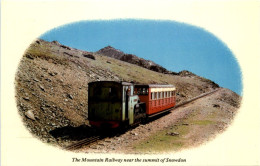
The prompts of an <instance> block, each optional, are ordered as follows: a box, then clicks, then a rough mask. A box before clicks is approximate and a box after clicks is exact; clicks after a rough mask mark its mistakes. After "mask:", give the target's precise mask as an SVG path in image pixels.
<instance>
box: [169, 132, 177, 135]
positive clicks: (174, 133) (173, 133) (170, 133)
mask: <svg viewBox="0 0 260 166" xmlns="http://www.w3.org/2000/svg"><path fill="white" fill-rule="evenodd" d="M167 135H170V136H176V135H179V133H177V132H168V133H167Z"/></svg>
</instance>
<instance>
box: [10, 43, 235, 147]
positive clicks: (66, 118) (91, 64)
mask: <svg viewBox="0 0 260 166" xmlns="http://www.w3.org/2000/svg"><path fill="white" fill-rule="evenodd" d="M111 49H112V48H111ZM101 50H102V49H101ZM101 50H100V51H98V52H96V53H92V52H88V51H83V50H78V49H74V48H71V47H68V46H65V45H62V44H60V43H59V42H57V41H53V42H47V41H43V40H40V39H38V40H36V41H35V42H33V43H32V44H31V45H30V46H29V48H28V49H27V50H26V52H25V53H24V55H23V57H22V59H21V61H20V64H19V66H18V70H17V73H16V77H15V88H16V101H17V108H18V111H19V114H20V115H21V117H22V119H23V122H24V125H25V126H26V127H27V128H28V130H30V131H31V133H32V134H33V135H34V136H36V137H38V138H39V139H41V140H42V141H44V142H50V143H52V144H55V145H57V144H59V145H63V144H64V143H65V144H66V142H70V141H73V140H77V139H80V138H82V137H85V135H84V134H86V133H87V132H82V131H85V130H87V129H88V120H87V118H88V115H87V109H88V103H87V99H88V96H87V94H88V93H87V92H88V82H91V81H97V80H114V81H127V82H130V81H133V82H135V83H144V84H148V83H153V84H155V83H160V84H174V85H175V86H176V88H177V93H176V94H177V102H182V101H185V100H187V99H189V98H192V97H194V96H197V95H199V94H201V93H204V92H208V91H212V90H213V89H216V88H218V85H217V84H215V83H214V82H212V81H210V80H208V79H205V78H202V77H199V76H196V75H195V74H192V73H190V72H188V71H182V72H180V73H178V74H164V73H171V72H170V71H167V70H166V69H165V70H164V69H163V68H160V70H159V69H158V70H155V71H154V70H153V69H154V68H153V67H151V66H156V64H155V63H153V62H151V61H146V60H144V59H141V58H138V57H136V56H134V55H131V56H130V55H127V54H124V53H123V54H122V52H120V51H117V52H118V54H113V56H111V57H108V56H104V52H105V51H104V49H103V51H101ZM105 50H108V49H105ZM127 57H131V58H130V59H132V60H133V59H134V60H133V61H136V63H132V62H131V63H128V62H125V61H124V59H128V58H127ZM118 58H119V59H120V60H118ZM127 61H128V60H127ZM138 61H139V62H140V61H143V63H144V64H146V63H149V64H151V65H150V67H149V66H148V67H144V66H142V67H141V66H140V64H139V62H138ZM150 62H151V63H150ZM158 66H159V65H158ZM158 68H159V67H158ZM129 69H131V70H129ZM172 73H173V72H172ZM230 100H231V99H230ZM232 102H234V103H235V104H236V107H237V105H238V104H239V100H238V99H237V97H236V98H235V99H233V98H232ZM74 129H76V130H74ZM78 130H80V132H78V133H80V134H78V133H77V134H78V135H76V134H74V133H71V132H75V131H78ZM82 134H83V135H82Z"/></svg>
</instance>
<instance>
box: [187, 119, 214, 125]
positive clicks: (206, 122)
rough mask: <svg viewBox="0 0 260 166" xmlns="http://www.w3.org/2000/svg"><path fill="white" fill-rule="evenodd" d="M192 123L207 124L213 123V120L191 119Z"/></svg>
mask: <svg viewBox="0 0 260 166" xmlns="http://www.w3.org/2000/svg"><path fill="white" fill-rule="evenodd" d="M192 123H193V124H196V125H209V124H213V123H214V122H213V121H210V120H197V121H193V122H192Z"/></svg>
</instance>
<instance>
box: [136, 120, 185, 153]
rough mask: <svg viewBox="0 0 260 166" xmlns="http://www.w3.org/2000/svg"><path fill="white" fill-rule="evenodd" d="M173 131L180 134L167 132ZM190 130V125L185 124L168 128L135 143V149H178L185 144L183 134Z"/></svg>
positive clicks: (154, 150)
mask: <svg viewBox="0 0 260 166" xmlns="http://www.w3.org/2000/svg"><path fill="white" fill-rule="evenodd" d="M172 132H175V133H179V135H175V136H171V135H169V134H167V133H172ZM188 132H189V126H184V125H182V126H178V128H171V129H166V130H163V131H160V132H157V133H155V134H153V135H151V136H150V137H148V138H147V139H146V140H143V141H141V142H139V143H138V144H136V145H134V149H135V150H136V151H137V152H142V153H154V152H169V151H178V150H180V149H182V148H183V146H184V145H185V138H184V137H183V136H185V135H186V134H187V133H188Z"/></svg>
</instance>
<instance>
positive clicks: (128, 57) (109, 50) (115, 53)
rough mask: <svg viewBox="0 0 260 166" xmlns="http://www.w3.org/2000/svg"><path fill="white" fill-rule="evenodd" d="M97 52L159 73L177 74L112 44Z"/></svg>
mask: <svg viewBox="0 0 260 166" xmlns="http://www.w3.org/2000/svg"><path fill="white" fill-rule="evenodd" d="M96 53H98V54H100V55H103V56H108V57H111V58H115V59H118V60H121V61H125V62H128V63H131V64H135V65H138V66H141V67H144V68H146V69H149V70H152V71H156V72H159V73H167V74H176V73H174V72H171V71H168V70H167V69H165V68H164V67H162V66H160V65H158V64H156V63H154V62H153V61H151V60H146V59H143V58H139V57H137V56H136V55H133V54H126V53H124V52H123V51H121V50H119V49H116V48H114V47H112V46H110V45H108V46H106V47H104V48H102V49H100V50H99V51H97V52H96Z"/></svg>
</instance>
